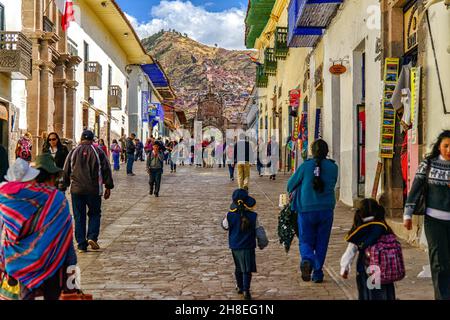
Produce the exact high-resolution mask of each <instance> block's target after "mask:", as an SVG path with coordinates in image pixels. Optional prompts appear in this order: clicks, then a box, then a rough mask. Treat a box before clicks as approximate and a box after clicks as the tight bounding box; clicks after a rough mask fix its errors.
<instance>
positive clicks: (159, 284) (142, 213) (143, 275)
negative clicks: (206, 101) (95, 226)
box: [78, 162, 433, 300]
mask: <svg viewBox="0 0 450 320" xmlns="http://www.w3.org/2000/svg"><path fill="white" fill-rule="evenodd" d="M135 166H136V168H135V172H136V173H137V175H136V176H135V177H127V176H126V175H125V172H124V169H125V168H124V166H122V168H121V170H122V171H120V172H118V173H114V180H115V184H116V187H115V189H114V190H113V191H112V197H111V199H110V200H108V201H104V203H103V214H102V231H101V234H100V239H99V244H100V246H101V247H102V249H101V250H100V251H99V252H87V253H84V254H79V255H78V259H79V266H80V268H81V284H82V288H83V290H84V291H85V292H88V293H92V294H93V295H94V298H95V299H186V300H187V299H196V300H200V299H218V300H223V299H241V296H239V295H237V294H236V293H235V292H234V275H233V273H234V264H233V260H232V257H231V253H230V251H229V249H228V240H227V233H226V232H225V231H224V230H223V229H222V228H221V227H220V222H221V220H222V218H223V216H224V214H226V212H227V210H228V208H229V205H230V202H231V200H230V199H231V194H232V192H233V190H234V189H235V188H236V187H237V184H236V182H230V181H229V179H228V170H227V169H223V168H222V169H219V168H214V169H204V168H195V167H193V166H192V167H191V166H184V167H181V166H180V167H178V170H177V173H172V174H171V173H170V170H169V168H168V167H167V166H166V167H165V173H164V175H163V179H162V188H161V192H160V197H159V198H155V197H154V196H150V195H149V194H148V184H147V179H148V176H147V175H146V173H145V170H144V164H143V162H142V163H141V162H139V163H137V164H135ZM287 178H288V175H283V174H280V175H278V176H277V180H276V181H271V180H269V178H268V177H258V176H257V175H256V171H255V170H254V169H252V177H251V181H250V193H251V195H252V196H254V197H255V199H256V201H257V209H256V211H257V212H258V214H259V219H260V222H261V223H262V224H263V225H264V226H265V228H266V232H267V234H268V237H269V240H270V244H269V246H268V247H267V248H265V249H264V250H259V249H257V253H256V260H257V267H258V272H257V273H256V274H254V276H253V281H252V294H253V297H254V299H264V300H266V299H273V300H276V299H285V300H293V299H309V300H323V299H355V298H356V289H355V280H354V270H352V271H353V272H352V273H351V275H350V279H349V280H343V279H341V278H340V277H339V261H340V257H341V255H342V253H343V251H344V250H345V248H346V244H345V242H344V240H343V238H344V235H345V234H346V232H347V231H348V230H349V228H350V226H351V223H352V218H353V215H352V212H351V211H350V209H349V208H348V207H345V206H343V205H341V204H340V205H338V207H337V209H336V212H335V222H334V226H333V232H332V238H331V241H330V247H329V253H328V257H327V261H326V266H325V271H326V272H325V280H324V282H323V283H321V284H314V283H312V282H308V283H305V282H303V281H302V280H301V278H300V272H299V268H298V265H299V253H298V242H297V239H295V240H294V242H293V244H292V247H291V250H290V252H289V254H286V253H285V251H284V249H283V248H282V246H281V245H280V244H279V242H278V236H277V223H278V214H279V208H278V197H279V194H280V193H281V192H283V191H284V189H285V185H286V181H287ZM404 255H405V261H406V267H407V275H408V276H407V278H406V279H404V280H403V281H401V282H399V283H398V284H397V295H398V298H399V299H432V298H433V294H432V286H431V280H430V279H418V278H417V277H416V276H417V274H418V273H419V272H420V271H421V269H422V265H424V264H426V263H427V256H426V253H425V252H423V251H420V250H419V249H417V248H413V247H411V246H409V245H407V244H404ZM353 267H354V266H353Z"/></svg>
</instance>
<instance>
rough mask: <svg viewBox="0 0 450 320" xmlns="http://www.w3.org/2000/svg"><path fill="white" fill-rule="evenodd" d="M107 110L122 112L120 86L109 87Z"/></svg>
mask: <svg viewBox="0 0 450 320" xmlns="http://www.w3.org/2000/svg"><path fill="white" fill-rule="evenodd" d="M108 108H110V109H111V110H122V88H121V87H120V86H109V88H108Z"/></svg>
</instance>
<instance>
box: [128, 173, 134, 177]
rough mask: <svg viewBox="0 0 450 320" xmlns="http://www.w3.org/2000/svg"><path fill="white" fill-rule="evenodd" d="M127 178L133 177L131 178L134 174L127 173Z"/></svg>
mask: <svg viewBox="0 0 450 320" xmlns="http://www.w3.org/2000/svg"><path fill="white" fill-rule="evenodd" d="M127 176H130V177H133V176H135V174H134V173H127Z"/></svg>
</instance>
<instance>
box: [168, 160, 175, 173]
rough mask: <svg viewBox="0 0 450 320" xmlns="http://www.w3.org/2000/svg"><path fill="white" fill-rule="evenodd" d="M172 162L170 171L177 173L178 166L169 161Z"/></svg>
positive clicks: (171, 161)
mask: <svg viewBox="0 0 450 320" xmlns="http://www.w3.org/2000/svg"><path fill="white" fill-rule="evenodd" d="M169 162H170V171H176V170H177V164H176V162H175V161H173V160H172V159H170V160H169Z"/></svg>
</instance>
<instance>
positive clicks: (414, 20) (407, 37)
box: [403, 3, 419, 53]
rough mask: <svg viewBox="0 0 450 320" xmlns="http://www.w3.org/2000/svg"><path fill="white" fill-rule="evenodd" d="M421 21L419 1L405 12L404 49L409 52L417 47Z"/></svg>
mask: <svg viewBox="0 0 450 320" xmlns="http://www.w3.org/2000/svg"><path fill="white" fill-rule="evenodd" d="M418 22H419V11H418V10H417V3H416V4H414V5H413V6H411V8H409V9H408V10H406V12H405V13H404V14H403V30H404V36H403V39H404V51H405V53H406V52H409V51H411V50H413V49H414V48H416V47H417V45H418V43H417V29H418V28H417V27H418Z"/></svg>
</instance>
